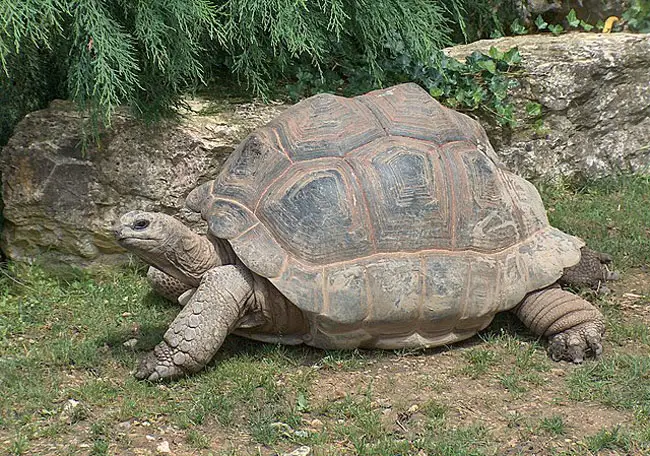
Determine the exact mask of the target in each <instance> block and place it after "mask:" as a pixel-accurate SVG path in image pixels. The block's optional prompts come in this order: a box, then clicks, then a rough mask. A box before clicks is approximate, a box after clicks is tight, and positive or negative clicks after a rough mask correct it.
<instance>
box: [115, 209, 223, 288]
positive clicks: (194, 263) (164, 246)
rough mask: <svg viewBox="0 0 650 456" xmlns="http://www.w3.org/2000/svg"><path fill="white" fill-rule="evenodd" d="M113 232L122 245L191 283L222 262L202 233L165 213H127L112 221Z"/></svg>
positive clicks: (168, 272)
mask: <svg viewBox="0 0 650 456" xmlns="http://www.w3.org/2000/svg"><path fill="white" fill-rule="evenodd" d="M113 231H114V232H115V237H116V239H117V242H118V244H120V245H121V246H122V247H124V248H125V249H127V250H128V251H130V252H132V253H134V254H135V255H137V256H138V257H139V258H140V259H142V260H143V261H144V262H146V263H148V264H149V265H151V266H154V267H155V268H157V269H160V270H161V271H164V272H166V273H167V274H169V275H171V276H173V277H176V278H177V279H179V280H181V281H182V282H184V283H188V284H190V285H194V286H196V285H198V282H200V280H201V277H202V276H203V274H204V273H205V271H207V270H208V269H211V268H213V267H215V266H219V265H221V264H223V262H222V261H221V260H220V258H219V256H218V255H217V252H216V250H215V247H214V245H213V244H212V243H211V242H210V241H209V240H208V239H207V238H206V237H205V236H200V235H198V234H196V233H194V232H193V231H192V230H190V229H189V228H188V227H187V226H185V225H184V224H183V223H181V222H180V221H178V220H176V219H175V218H174V217H171V216H169V215H166V214H162V213H159V212H144V211H132V212H128V213H126V214H124V215H123V216H122V217H120V219H119V220H118V221H117V222H116V223H115V225H114V226H113Z"/></svg>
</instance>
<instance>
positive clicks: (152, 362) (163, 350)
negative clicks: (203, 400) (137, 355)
mask: <svg viewBox="0 0 650 456" xmlns="http://www.w3.org/2000/svg"><path fill="white" fill-rule="evenodd" d="M134 375H135V378H137V379H138V380H148V381H150V382H157V381H161V380H173V379H176V378H179V377H183V376H184V375H185V371H184V370H183V369H182V368H180V367H179V366H177V365H176V364H174V361H173V351H172V349H171V348H170V347H169V345H167V343H166V342H161V343H159V344H158V345H156V347H155V348H154V349H153V350H152V351H150V352H149V353H147V354H146V355H145V356H144V357H143V358H142V359H141V360H140V364H139V365H138V368H137V369H136V371H135V374H134Z"/></svg>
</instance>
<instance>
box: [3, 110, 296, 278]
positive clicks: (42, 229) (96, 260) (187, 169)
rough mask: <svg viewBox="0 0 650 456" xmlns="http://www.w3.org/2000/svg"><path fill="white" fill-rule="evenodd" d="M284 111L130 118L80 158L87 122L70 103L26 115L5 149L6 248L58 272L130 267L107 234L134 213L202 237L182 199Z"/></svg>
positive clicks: (117, 120) (118, 119)
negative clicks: (174, 219)
mask: <svg viewBox="0 0 650 456" xmlns="http://www.w3.org/2000/svg"><path fill="white" fill-rule="evenodd" d="M282 110H284V106H282V105H277V104H276V105H261V104H252V103H245V104H228V103H224V102H222V103H220V104H219V105H217V106H214V105H210V104H208V103H206V102H194V103H193V111H198V113H196V112H194V113H192V114H191V115H188V116H187V117H185V118H183V119H182V120H181V122H179V123H176V122H164V123H163V124H161V125H157V126H155V127H147V126H145V125H143V124H142V123H140V122H137V121H135V120H133V119H132V118H131V117H130V116H128V115H126V114H124V113H118V114H116V115H115V116H114V117H113V120H112V126H113V128H112V129H111V130H110V131H107V132H103V133H102V135H101V141H100V144H99V145H97V144H94V143H93V144H90V145H89V146H88V147H87V149H86V150H84V151H83V152H82V147H81V141H82V139H81V138H82V130H81V129H82V122H81V115H80V114H79V113H77V112H76V110H75V109H74V106H73V105H72V104H70V103H68V102H63V101H55V102H53V103H52V104H51V105H50V107H49V108H48V109H45V110H42V111H37V112H34V113H31V114H29V115H28V116H27V117H25V119H24V120H23V121H22V122H21V123H20V124H19V125H18V126H17V128H16V131H15V133H14V135H13V137H12V138H11V140H10V141H9V143H8V144H7V146H6V147H5V148H4V149H3V152H2V161H1V164H0V166H1V173H2V184H3V199H4V205H5V207H4V228H3V232H2V248H3V250H4V251H5V253H6V254H7V256H8V257H9V258H11V259H13V260H17V261H22V262H39V263H40V264H42V265H43V266H46V267H50V268H55V269H56V268H59V267H64V266H68V265H74V266H80V267H89V266H102V265H114V264H120V263H124V262H126V261H128V258H127V256H126V255H125V253H124V251H123V250H122V249H121V248H120V247H119V246H118V245H117V244H116V243H115V240H114V237H113V234H112V232H111V227H112V224H113V223H114V221H115V220H116V219H117V218H118V217H119V216H120V215H121V214H123V213H125V212H128V211H129V210H132V209H143V210H153V211H162V212H165V213H168V214H171V215H176V216H178V217H179V218H181V219H184V221H186V222H188V223H189V224H190V225H193V226H194V227H195V228H196V229H197V230H199V231H200V230H201V224H200V217H199V215H198V214H193V213H190V212H189V211H187V210H186V209H184V208H183V202H184V200H185V196H186V195H187V194H188V193H189V191H190V190H192V189H193V188H194V187H196V186H197V185H198V184H201V183H203V182H205V181H207V180H210V179H214V177H215V176H216V174H217V173H218V172H219V170H220V169H221V165H222V164H223V162H224V161H225V159H226V158H227V157H228V156H229V155H230V153H231V152H232V150H233V149H234V147H235V146H236V145H237V144H238V143H239V142H240V141H241V140H242V139H243V138H244V137H245V136H246V135H247V134H248V132H250V131H251V130H253V129H254V128H256V127H258V126H260V125H262V124H265V123H267V122H268V121H269V120H270V119H272V118H273V117H275V116H276V115H277V114H278V113H279V112H281V111H282Z"/></svg>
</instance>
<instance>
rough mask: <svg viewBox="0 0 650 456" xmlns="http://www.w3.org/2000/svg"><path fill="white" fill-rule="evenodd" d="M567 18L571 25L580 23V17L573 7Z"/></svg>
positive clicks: (575, 25)
mask: <svg viewBox="0 0 650 456" xmlns="http://www.w3.org/2000/svg"><path fill="white" fill-rule="evenodd" d="M566 20H567V22H568V23H569V26H571V27H577V26H579V25H580V19H578V17H577V16H576V10H574V9H573V8H571V11H569V14H567V17H566Z"/></svg>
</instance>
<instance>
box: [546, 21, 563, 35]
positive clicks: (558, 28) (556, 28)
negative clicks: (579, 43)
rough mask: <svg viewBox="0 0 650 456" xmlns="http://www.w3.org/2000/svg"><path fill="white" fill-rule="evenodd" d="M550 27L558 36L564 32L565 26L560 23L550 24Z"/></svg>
mask: <svg viewBox="0 0 650 456" xmlns="http://www.w3.org/2000/svg"><path fill="white" fill-rule="evenodd" d="M548 29H549V30H550V31H551V33H552V34H553V35H555V36H558V35H559V34H560V33H562V32H563V31H564V27H562V26H561V25H560V24H556V25H549V27H548Z"/></svg>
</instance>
